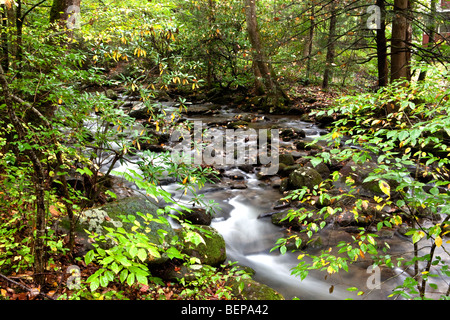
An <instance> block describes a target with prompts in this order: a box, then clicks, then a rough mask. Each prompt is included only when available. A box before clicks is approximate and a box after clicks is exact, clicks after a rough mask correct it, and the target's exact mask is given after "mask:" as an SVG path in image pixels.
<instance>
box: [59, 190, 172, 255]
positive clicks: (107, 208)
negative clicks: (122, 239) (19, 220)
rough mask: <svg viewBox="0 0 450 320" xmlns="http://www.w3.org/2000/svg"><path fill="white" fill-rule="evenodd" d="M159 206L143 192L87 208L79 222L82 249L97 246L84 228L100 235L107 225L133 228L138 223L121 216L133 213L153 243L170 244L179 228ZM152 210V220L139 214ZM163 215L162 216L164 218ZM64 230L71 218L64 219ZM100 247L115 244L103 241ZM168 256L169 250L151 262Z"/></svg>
mask: <svg viewBox="0 0 450 320" xmlns="http://www.w3.org/2000/svg"><path fill="white" fill-rule="evenodd" d="M158 209H160V208H159V206H158V205H156V204H155V203H154V202H153V201H152V200H150V199H149V198H146V197H141V196H132V197H128V198H124V199H121V200H118V201H115V202H110V203H107V204H105V205H103V206H100V207H97V208H92V209H88V210H85V211H84V212H83V213H82V214H81V216H80V219H79V221H78V224H77V226H76V232H77V240H78V241H79V243H80V244H81V245H82V248H81V250H80V253H81V254H83V253H85V252H87V251H89V250H92V249H93V248H94V247H93V246H92V244H91V242H90V241H91V240H89V239H88V238H89V236H88V234H87V233H86V231H84V230H88V231H90V232H96V233H97V234H99V235H104V234H106V233H107V231H106V230H105V228H104V227H110V228H124V229H125V230H126V231H129V232H133V231H132V227H133V226H135V225H134V224H131V223H126V222H123V221H122V219H121V218H120V216H121V215H124V216H133V217H134V218H135V219H136V221H138V222H139V223H140V224H141V226H145V228H142V232H143V233H144V234H145V235H146V236H147V238H148V239H149V241H150V242H151V243H154V244H155V245H157V246H158V247H161V248H162V247H164V248H165V247H167V245H168V240H169V239H170V238H171V237H173V236H175V231H174V230H173V228H172V226H171V225H170V224H169V223H168V221H167V220H166V219H164V217H163V215H162V213H161V212H160V211H158ZM137 212H140V213H142V214H144V215H145V214H148V215H149V218H150V221H144V219H143V218H142V217H141V216H139V215H138V214H137ZM160 218H162V219H160ZM61 227H62V228H63V230H66V231H67V229H68V221H67V220H65V221H64V220H63V221H62V222H61ZM98 244H99V245H100V247H102V248H104V249H108V248H111V247H112V246H113V245H114V244H113V243H111V242H99V243H98ZM167 259H168V258H167V257H166V255H165V254H163V255H162V257H161V258H160V259H151V261H150V260H149V262H151V263H162V262H164V261H165V260H167Z"/></svg>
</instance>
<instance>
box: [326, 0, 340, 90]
mask: <svg viewBox="0 0 450 320" xmlns="http://www.w3.org/2000/svg"><path fill="white" fill-rule="evenodd" d="M330 5H331V9H330V14H331V17H330V28H329V33H328V42H327V57H326V65H325V72H324V74H323V82H322V88H323V89H326V88H328V86H329V84H330V79H331V77H332V73H333V72H332V68H333V64H334V55H335V42H336V24H337V10H336V3H335V2H334V1H333V2H332V3H331V4H330Z"/></svg>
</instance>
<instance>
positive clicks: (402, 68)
mask: <svg viewBox="0 0 450 320" xmlns="http://www.w3.org/2000/svg"><path fill="white" fill-rule="evenodd" d="M408 2H409V1H408V0H395V1H394V17H393V22H392V38H391V81H392V82H393V81H395V80H399V79H408V77H409V75H408V70H409V68H408V65H409V60H408V45H407V39H408V19H407V11H408V7H409V6H408Z"/></svg>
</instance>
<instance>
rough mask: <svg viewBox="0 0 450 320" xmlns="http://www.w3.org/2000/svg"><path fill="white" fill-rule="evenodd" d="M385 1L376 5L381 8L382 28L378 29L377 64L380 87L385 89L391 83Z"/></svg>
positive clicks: (379, 0) (382, 0) (378, 0)
mask: <svg viewBox="0 0 450 320" xmlns="http://www.w3.org/2000/svg"><path fill="white" fill-rule="evenodd" d="M384 1H385V0H377V2H376V5H377V6H378V7H379V8H380V13H381V17H380V19H381V21H380V28H379V29H377V36H376V42H377V60H378V61H377V64H378V86H380V87H385V86H387V85H388V82H389V69H388V60H387V57H388V53H387V40H386V5H385V2H384Z"/></svg>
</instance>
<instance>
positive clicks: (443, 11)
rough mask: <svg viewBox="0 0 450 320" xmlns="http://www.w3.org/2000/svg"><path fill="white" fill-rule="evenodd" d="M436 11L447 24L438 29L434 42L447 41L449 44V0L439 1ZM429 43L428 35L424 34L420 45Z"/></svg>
mask: <svg viewBox="0 0 450 320" xmlns="http://www.w3.org/2000/svg"><path fill="white" fill-rule="evenodd" d="M437 10H438V13H439V14H440V15H442V16H443V17H444V19H446V20H447V23H446V24H444V25H440V26H439V27H438V34H437V35H435V37H436V39H435V41H442V40H447V42H450V0H441V1H440V3H439V6H438V8H437ZM429 41H430V37H429V35H428V34H426V33H424V34H423V39H422V43H423V44H427V43H428V42H429Z"/></svg>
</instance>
